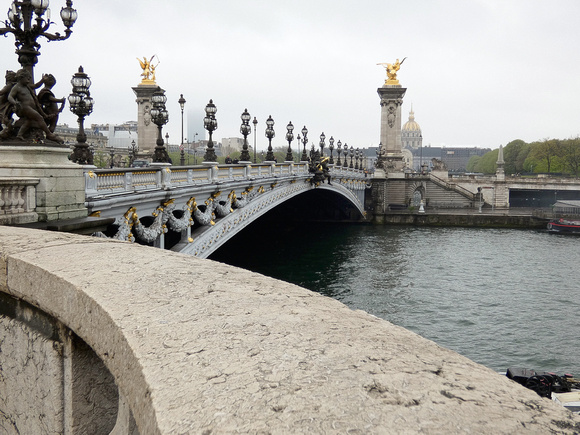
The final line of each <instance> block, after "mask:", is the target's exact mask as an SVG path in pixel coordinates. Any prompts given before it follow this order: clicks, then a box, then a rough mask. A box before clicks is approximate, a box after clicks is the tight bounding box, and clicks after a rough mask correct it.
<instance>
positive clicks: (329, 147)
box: [328, 136, 334, 165]
mask: <svg viewBox="0 0 580 435" xmlns="http://www.w3.org/2000/svg"><path fill="white" fill-rule="evenodd" d="M328 149H329V150H330V160H329V162H328V163H330V164H331V165H334V159H333V158H332V151H333V150H334V138H333V137H332V136H330V139H328Z"/></svg>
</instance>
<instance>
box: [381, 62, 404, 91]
mask: <svg viewBox="0 0 580 435" xmlns="http://www.w3.org/2000/svg"><path fill="white" fill-rule="evenodd" d="M405 59H407V58H406V57H405V58H403V60H402V61H400V62H399V59H397V61H396V62H395V63H377V65H381V66H382V67H384V68H385V70H386V71H387V79H386V80H385V85H398V84H400V83H399V80H397V71H399V69H401V65H402V64H403V62H405Z"/></svg>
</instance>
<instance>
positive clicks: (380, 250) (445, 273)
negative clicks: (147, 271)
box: [212, 224, 580, 375]
mask: <svg viewBox="0 0 580 435" xmlns="http://www.w3.org/2000/svg"><path fill="white" fill-rule="evenodd" d="M290 231H292V236H291V237H288V238H285V237H282V238H277V239H276V241H275V242H274V241H273V240H272V239H270V240H267V243H266V244H265V245H263V246H262V245H260V244H259V243H257V241H256V238H255V237H252V236H250V235H249V234H248V235H247V237H248V240H247V241H245V242H244V243H246V245H245V246H246V249H245V251H244V252H245V253H246V255H243V256H242V258H241V259H240V258H237V259H236V258H233V257H234V256H232V255H231V253H230V255H225V256H222V257H219V256H217V258H218V259H221V260H222V261H225V262H227V263H230V264H236V265H239V266H241V267H245V268H247V269H250V270H254V271H257V272H260V273H263V274H266V275H269V276H273V277H276V278H279V279H283V280H285V281H289V282H293V283H295V284H298V285H301V286H303V287H306V288H308V289H311V290H313V291H318V292H320V293H322V294H325V295H327V296H331V297H333V298H336V299H338V300H340V301H342V302H344V303H345V304H347V305H348V306H350V307H351V308H353V309H362V310H365V311H368V312H370V313H372V314H374V315H376V316H378V317H381V318H384V319H386V320H388V321H390V322H393V323H395V324H397V325H400V326H403V327H405V328H407V329H410V330H412V331H414V332H416V333H418V334H420V335H422V336H424V337H426V338H429V339H432V340H434V341H436V342H437V343H438V344H440V345H442V346H445V347H448V348H451V349H453V350H456V351H457V352H459V353H461V354H463V355H466V356H467V357H469V358H471V359H473V360H475V361H477V362H480V363H482V364H484V365H487V366H488V367H490V368H492V369H494V370H505V369H506V368H507V367H509V366H527V367H532V368H537V369H546V370H553V371H561V372H564V371H566V372H572V373H575V374H576V375H580V346H579V344H580V343H579V342H580V339H579V338H578V331H580V319H579V317H578V316H577V313H578V310H579V308H580V303H579V302H578V299H577V298H576V296H575V295H576V293H577V291H578V280H577V276H578V272H577V270H576V269H577V267H578V264H580V250H579V249H578V242H579V239H578V238H567V237H562V236H555V235H552V234H548V233H546V232H538V231H521V230H494V229H461V228H459V229H458V228H413V227H386V226H360V225H339V224H333V225H308V226H307V227H303V228H295V229H293V230H290ZM250 244H251V246H252V249H251V255H247V253H248V249H249V248H248V246H250ZM234 250H235V249H230V251H234ZM212 258H213V257H212Z"/></svg>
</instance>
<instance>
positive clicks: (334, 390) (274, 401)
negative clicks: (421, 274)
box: [0, 227, 580, 434]
mask: <svg viewBox="0 0 580 435" xmlns="http://www.w3.org/2000/svg"><path fill="white" fill-rule="evenodd" d="M0 290H2V291H3V292H6V293H9V294H11V295H14V296H15V297H18V298H21V299H23V300H25V301H27V302H29V303H31V304H33V305H35V306H37V307H40V308H41V309H42V310H43V311H45V312H46V313H47V314H48V315H50V316H53V317H54V318H55V319H57V320H58V321H60V322H62V323H63V324H64V325H66V326H67V327H69V328H70V329H72V331H74V333H76V334H77V335H78V336H79V337H80V338H81V339H82V340H84V341H85V342H86V343H87V344H88V345H89V346H90V347H91V348H92V349H93V350H94V351H95V352H96V354H97V355H98V356H99V357H100V358H101V359H102V360H103V362H104V363H105V365H106V367H107V368H108V370H109V371H110V372H111V374H112V375H113V377H114V379H115V382H116V383H117V384H118V386H119V389H120V391H121V392H122V397H124V398H126V401H127V404H128V405H129V407H130V408H131V410H132V413H133V415H134V417H135V421H136V423H137V425H138V428H139V431H140V433H141V434H157V433H162V434H183V433H230V432H236V431H238V432H244V433H248V432H250V433H262V432H264V433H266V432H267V433H322V432H324V433H346V432H356V433H419V432H420V433H429V434H464V433H494V434H513V433H526V434H527V433H542V434H543V433H574V432H577V431H579V430H580V418H579V417H577V416H574V415H572V414H571V413H569V412H568V411H566V410H565V409H563V408H561V407H559V406H558V405H556V404H555V403H553V402H551V401H549V400H547V399H542V398H540V397H538V396H537V395H536V394H535V393H533V392H532V391H529V390H526V389H524V388H523V387H520V386H519V385H517V384H515V383H513V382H512V381H509V380H508V379H507V378H505V377H503V376H500V375H498V374H496V373H494V372H493V371H491V370H489V369H487V368H485V367H483V366H480V365H478V364H475V363H474V362H472V361H470V360H468V359H466V358H464V357H462V356H460V355H458V354H456V353H454V352H451V351H449V350H447V349H444V348H441V347H440V346H438V345H436V344H435V343H433V342H431V341H428V340H425V339H423V338H421V337H419V336H417V335H415V334H413V333H412V332H409V331H407V330H405V329H403V328H400V327H397V326H394V325H392V324H390V323H388V322H386V321H383V320H380V319H378V318H376V317H374V316H371V315H369V314H367V313H364V312H361V311H352V310H350V309H349V308H347V307H346V306H344V305H342V304H341V303H339V302H337V301H335V300H332V299H330V298H327V297H324V296H321V295H318V294H316V293H313V292H310V291H307V290H305V289H302V288H300V287H297V286H294V285H291V284H287V283H284V282H280V281H277V280H274V279H270V278H267V277H264V276H261V275H258V274H255V273H251V272H247V271H244V270H241V269H237V268H233V267H229V266H226V265H223V264H219V263H215V262H211V261H208V260H200V259H196V258H192V257H187V256H185V255H180V254H174V253H171V252H166V251H160V250H158V249H153V248H147V247H142V246H137V245H131V244H129V243H125V242H115V241H109V240H102V239H93V238H89V237H83V236H76V235H70V234H61V233H51V232H41V231H35V230H27V229H20V228H8V227H0ZM458 333H461V331H458ZM23 345H25V344H23ZM3 351H4V349H3ZM15 357H16V355H15ZM0 381H1V382H2V386H1V388H0V389H4V388H5V386H6V384H5V379H0ZM14 388H15V389H16V388H17V387H14ZM14 394H17V393H16V392H15V393H14ZM22 405H23V406H24V404H22ZM2 424H3V425H4V424H5V423H4V422H2ZM9 433H10V432H9Z"/></svg>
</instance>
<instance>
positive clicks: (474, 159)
mask: <svg viewBox="0 0 580 435" xmlns="http://www.w3.org/2000/svg"><path fill="white" fill-rule="evenodd" d="M480 160H481V156H471V157H470V158H469V161H468V162H467V167H466V168H465V170H466V171H467V172H475V167H476V166H477V164H478V163H479V161H480Z"/></svg>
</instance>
